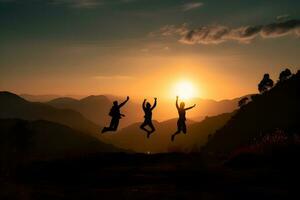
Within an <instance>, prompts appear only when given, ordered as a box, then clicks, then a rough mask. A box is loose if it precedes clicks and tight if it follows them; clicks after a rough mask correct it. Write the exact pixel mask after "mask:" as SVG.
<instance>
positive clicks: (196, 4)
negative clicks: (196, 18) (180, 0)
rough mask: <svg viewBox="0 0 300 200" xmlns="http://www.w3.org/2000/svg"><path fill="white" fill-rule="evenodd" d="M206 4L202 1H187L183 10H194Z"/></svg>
mask: <svg viewBox="0 0 300 200" xmlns="http://www.w3.org/2000/svg"><path fill="white" fill-rule="evenodd" d="M203 5H204V4H203V3H201V2H193V3H187V4H184V5H183V11H189V10H194V9H196V8H200V7H202V6H203Z"/></svg>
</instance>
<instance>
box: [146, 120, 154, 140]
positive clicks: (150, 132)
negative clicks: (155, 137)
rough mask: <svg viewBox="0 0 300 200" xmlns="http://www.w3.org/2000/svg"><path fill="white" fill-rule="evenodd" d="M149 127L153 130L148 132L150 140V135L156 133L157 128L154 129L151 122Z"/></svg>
mask: <svg viewBox="0 0 300 200" xmlns="http://www.w3.org/2000/svg"><path fill="white" fill-rule="evenodd" d="M148 126H149V127H150V128H151V131H149V132H148V134H147V138H150V135H151V134H152V133H153V132H154V131H155V128H154V126H153V124H152V122H149V123H148Z"/></svg>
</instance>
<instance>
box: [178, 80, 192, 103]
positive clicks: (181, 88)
mask: <svg viewBox="0 0 300 200" xmlns="http://www.w3.org/2000/svg"><path fill="white" fill-rule="evenodd" d="M174 93H175V95H176V96H179V97H180V98H181V99H190V98H193V97H196V96H197V91H196V89H195V87H194V85H193V84H192V83H191V82H189V81H181V82H179V83H177V84H176V85H175V87H174Z"/></svg>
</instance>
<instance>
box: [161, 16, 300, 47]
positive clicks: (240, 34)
mask: <svg viewBox="0 0 300 200" xmlns="http://www.w3.org/2000/svg"><path fill="white" fill-rule="evenodd" d="M159 34H160V35H162V36H172V35H175V36H179V37H180V39H179V42H181V43H184V44H220V43H223V42H226V41H238V42H240V43H250V42H251V41H252V40H253V39H255V38H257V37H259V36H260V37H261V38H277V37H282V36H285V35H289V34H294V35H297V36H300V20H295V19H294V20H287V21H283V22H281V21H279V22H274V23H271V24H267V25H256V26H242V27H237V28H230V27H227V26H222V25H210V26H201V27H199V28H196V29H189V28H188V27H187V25H186V24H183V25H181V26H174V25H167V26H164V27H162V28H161V29H160V31H159Z"/></svg>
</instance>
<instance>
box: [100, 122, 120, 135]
mask: <svg viewBox="0 0 300 200" xmlns="http://www.w3.org/2000/svg"><path fill="white" fill-rule="evenodd" d="M118 125H119V119H117V118H112V119H111V121H110V124H109V127H104V128H103V129H102V131H101V133H105V132H108V131H116V130H117V128H118Z"/></svg>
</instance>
